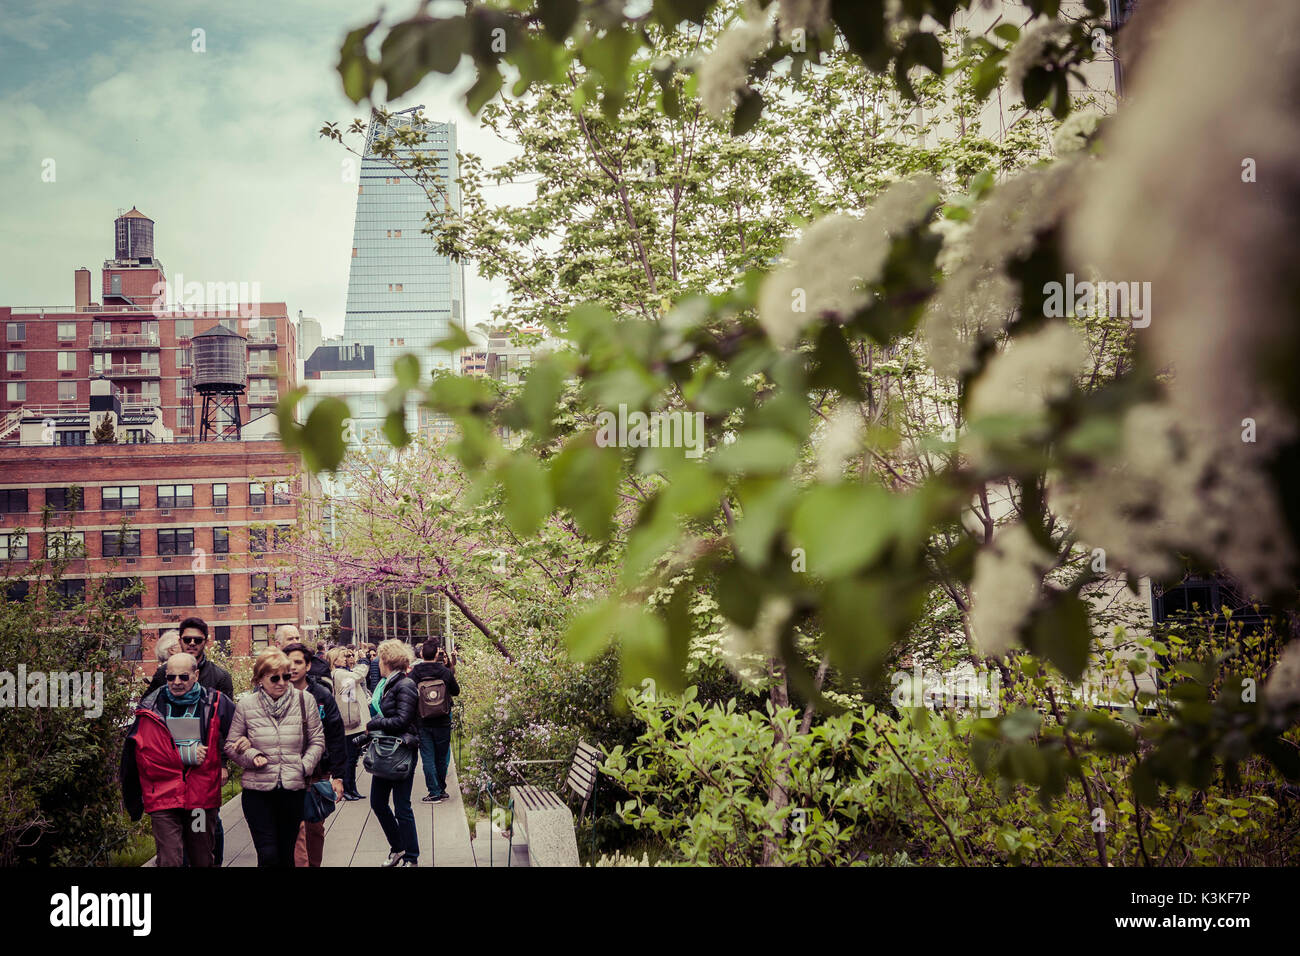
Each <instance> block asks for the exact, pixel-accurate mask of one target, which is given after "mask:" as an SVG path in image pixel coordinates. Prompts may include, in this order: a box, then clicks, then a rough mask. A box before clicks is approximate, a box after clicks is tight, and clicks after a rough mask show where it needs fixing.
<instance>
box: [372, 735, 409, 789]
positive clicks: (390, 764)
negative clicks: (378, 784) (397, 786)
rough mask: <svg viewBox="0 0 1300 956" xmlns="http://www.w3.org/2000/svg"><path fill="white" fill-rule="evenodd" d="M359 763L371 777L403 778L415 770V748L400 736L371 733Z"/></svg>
mask: <svg viewBox="0 0 1300 956" xmlns="http://www.w3.org/2000/svg"><path fill="white" fill-rule="evenodd" d="M361 763H362V765H363V766H365V768H366V770H367V771H368V772H369V773H370V775H371V776H372V777H378V778H380V779H381V780H405V779H406V778H407V777H409V776H410V775H411V774H412V773H413V772H414V771H415V748H414V747H412V746H410V745H409V744H407V743H406V741H405V739H404V738H402V737H390V736H388V735H387V734H371V735H370V743H369V744H368V745H367V746H366V755H365V757H363V758H362V760H361Z"/></svg>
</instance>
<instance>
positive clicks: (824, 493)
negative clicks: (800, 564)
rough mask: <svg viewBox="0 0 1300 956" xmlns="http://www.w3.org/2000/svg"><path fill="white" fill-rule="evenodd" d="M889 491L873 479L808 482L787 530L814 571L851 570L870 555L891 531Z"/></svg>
mask: <svg viewBox="0 0 1300 956" xmlns="http://www.w3.org/2000/svg"><path fill="white" fill-rule="evenodd" d="M892 500H893V496H892V495H890V493H889V492H888V491H886V490H885V489H883V488H879V487H876V486H874V485H861V484H840V485H820V486H817V487H814V488H812V489H811V490H810V491H809V492H808V493H807V494H805V495H804V496H803V497H802V498H801V499H800V500H799V503H798V504H797V505H795V509H794V516H793V518H792V519H791V522H790V530H791V534H792V537H793V539H794V543H795V544H797V545H798V546H800V547H802V548H804V549H805V551H806V552H807V556H808V570H809V571H811V572H812V573H813V574H816V575H817V576H819V577H824V578H833V577H841V576H843V575H846V574H851V573H852V572H854V571H856V570H857V569H858V568H860V567H862V566H863V565H865V564H867V563H869V562H870V561H872V560H873V559H875V558H876V557H877V556H878V555H879V554H880V552H881V551H882V550H883V549H884V547H885V544H886V543H887V542H888V541H889V539H890V536H891V535H892V533H893V530H894V525H893V522H892V521H891V520H890V508H891V502H892Z"/></svg>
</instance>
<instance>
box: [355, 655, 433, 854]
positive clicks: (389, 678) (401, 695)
mask: <svg viewBox="0 0 1300 956" xmlns="http://www.w3.org/2000/svg"><path fill="white" fill-rule="evenodd" d="M410 666H411V652H410V649H409V648H408V647H407V646H406V645H405V644H403V643H402V642H401V641H398V640H387V641H384V642H383V643H381V644H380V645H379V670H380V681H379V684H378V685H377V686H376V688H375V694H374V696H373V697H372V698H371V700H370V709H371V711H372V712H373V713H374V714H375V716H374V717H372V718H371V720H370V722H369V723H368V724H366V731H367V732H368V733H371V734H385V735H386V736H389V737H402V738H404V741H405V746H408V747H411V748H412V749H414V747H415V746H416V745H417V744H418V742H419V738H418V737H417V736H416V728H417V724H418V722H419V717H420V706H419V705H420V697H419V692H418V691H417V690H416V687H415V681H413V680H411V678H410V677H408V676H407V675H406V671H407V668H409V667H410ZM414 781H415V761H414V760H412V761H411V772H410V774H409V775H408V776H407V777H406V779H405V780H385V779H383V778H381V777H373V778H371V782H370V809H371V810H373V811H374V813H375V817H376V818H377V819H378V820H379V825H380V826H381V827H383V829H384V836H386V837H388V846H389V849H390V850H391V852H390V853H389V854H388V861H387V862H386V863H384V864H383V865H384V866H415V865H416V864H417V863H418V861H419V859H420V840H419V837H418V836H417V835H416V832H415V813H414V812H413V811H412V810H411V785H412V783H413V782H414ZM389 795H391V796H392V798H393V806H392V808H391V809H390V808H389V806H388V798H389Z"/></svg>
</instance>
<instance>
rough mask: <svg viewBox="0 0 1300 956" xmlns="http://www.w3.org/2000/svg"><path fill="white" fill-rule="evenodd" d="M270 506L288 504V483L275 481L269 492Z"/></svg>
mask: <svg viewBox="0 0 1300 956" xmlns="http://www.w3.org/2000/svg"><path fill="white" fill-rule="evenodd" d="M271 495H272V504H277V505H287V504H288V503H289V483H288V482H287V481H277V482H276V483H275V486H274V487H273V488H272V490H271Z"/></svg>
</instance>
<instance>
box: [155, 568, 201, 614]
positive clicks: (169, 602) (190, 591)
mask: <svg viewBox="0 0 1300 956" xmlns="http://www.w3.org/2000/svg"><path fill="white" fill-rule="evenodd" d="M158 606H159V607H193V606H194V575H192V574H164V575H159V577H158Z"/></svg>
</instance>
